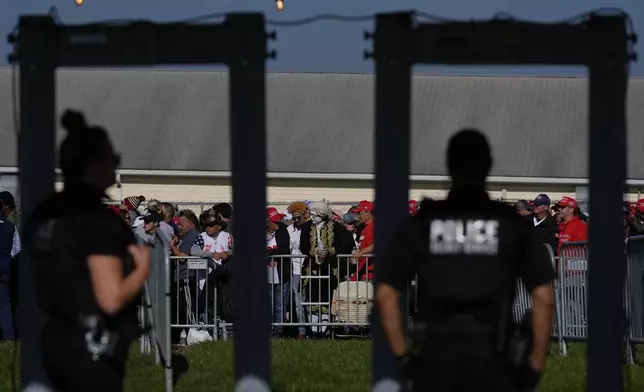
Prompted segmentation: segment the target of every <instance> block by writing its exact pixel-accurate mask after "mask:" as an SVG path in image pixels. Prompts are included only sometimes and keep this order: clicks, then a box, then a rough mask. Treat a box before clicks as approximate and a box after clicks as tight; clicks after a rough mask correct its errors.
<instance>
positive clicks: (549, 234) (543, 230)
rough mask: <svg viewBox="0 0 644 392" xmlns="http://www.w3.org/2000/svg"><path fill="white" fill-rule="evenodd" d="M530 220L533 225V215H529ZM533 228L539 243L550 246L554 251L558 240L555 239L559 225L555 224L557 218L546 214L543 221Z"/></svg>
mask: <svg viewBox="0 0 644 392" xmlns="http://www.w3.org/2000/svg"><path fill="white" fill-rule="evenodd" d="M535 218H536V217H535ZM537 219H538V218H537ZM530 221H531V223H532V224H533V225H534V220H533V217H530ZM534 230H535V235H536V236H537V239H538V240H539V243H541V244H548V245H550V246H552V250H553V251H554V252H555V253H556V252H557V247H558V246H559V240H558V239H557V233H558V232H559V225H557V220H556V219H555V217H554V216H552V215H548V216H547V217H546V219H544V220H543V222H541V223H539V225H538V226H535V227H534Z"/></svg>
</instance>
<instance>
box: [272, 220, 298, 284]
mask: <svg viewBox="0 0 644 392" xmlns="http://www.w3.org/2000/svg"><path fill="white" fill-rule="evenodd" d="M275 241H276V242H277V248H275V249H269V250H268V256H269V257H270V256H278V255H290V254H291V236H289V234H288V229H287V227H286V225H284V224H282V223H280V224H279V229H277V231H276V232H275ZM271 261H276V262H277V271H278V275H279V277H280V282H288V281H290V280H291V275H292V274H291V271H292V269H293V263H292V262H291V258H290V257H283V258H279V257H276V258H269V260H268V262H269V263H270V262H271Z"/></svg>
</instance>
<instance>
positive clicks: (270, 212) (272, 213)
mask: <svg viewBox="0 0 644 392" xmlns="http://www.w3.org/2000/svg"><path fill="white" fill-rule="evenodd" d="M285 216H286V215H284V214H280V213H279V212H277V208H275V207H268V208H267V209H266V219H268V220H270V221H271V222H273V223H279V221H281V220H282V219H283V218H284V217H285Z"/></svg>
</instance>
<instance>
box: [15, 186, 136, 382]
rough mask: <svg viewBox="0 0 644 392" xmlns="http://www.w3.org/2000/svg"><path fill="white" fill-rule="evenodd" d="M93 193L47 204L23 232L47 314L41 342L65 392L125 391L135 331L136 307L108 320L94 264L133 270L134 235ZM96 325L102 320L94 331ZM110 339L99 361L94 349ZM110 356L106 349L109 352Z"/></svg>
mask: <svg viewBox="0 0 644 392" xmlns="http://www.w3.org/2000/svg"><path fill="white" fill-rule="evenodd" d="M103 196H104V194H103V192H102V191H101V190H99V189H96V188H93V187H91V186H74V187H69V186H68V187H66V189H65V190H64V191H63V192H61V193H58V194H55V195H53V196H51V197H49V198H48V199H46V200H45V201H44V202H43V203H42V204H41V205H40V206H39V207H38V208H37V209H36V211H35V212H34V214H33V215H32V217H31V218H30V219H29V221H28V222H27V225H26V227H25V233H26V236H25V243H26V247H25V248H26V249H28V251H29V252H30V254H31V255H32V258H33V260H34V269H35V277H36V287H37V288H36V290H37V294H38V300H39V304H40V306H41V308H42V309H43V310H44V312H45V313H46V314H47V323H46V325H45V328H44V330H43V335H42V338H43V339H42V349H43V364H44V367H45V369H46V370H47V372H48V374H49V376H50V379H51V381H52V384H53V385H52V386H53V387H54V388H55V389H56V390H60V391H65V392H68V391H79V392H80V391H83V392H87V391H92V392H99V391H111V392H114V391H117V392H118V391H121V390H122V383H123V378H124V375H125V362H126V360H127V353H128V349H129V345H130V343H131V341H132V339H133V337H134V333H135V331H136V305H137V303H136V301H133V303H132V304H130V306H128V307H127V308H126V309H124V310H123V311H121V312H120V313H119V314H118V315H116V316H112V317H110V316H107V315H105V314H103V313H102V312H101V311H100V309H99V307H98V305H97V303H96V299H95V296H94V292H93V289H92V282H91V277H90V271H89V267H88V264H87V263H88V261H87V260H88V257H89V256H90V255H109V256H116V257H118V258H120V259H121V260H123V262H124V265H123V270H124V275H127V274H129V273H130V272H131V271H132V270H133V268H134V264H133V261H132V259H131V257H130V256H129V253H128V250H127V248H128V246H129V245H132V244H134V243H135V239H134V235H133V233H132V231H131V229H129V228H128V227H127V225H126V224H125V223H124V222H123V221H122V220H121V218H120V217H119V215H117V214H115V213H114V212H113V211H112V210H110V209H108V208H107V206H105V205H104V204H102V202H101V199H102V198H103ZM91 320H100V324H99V326H98V327H96V328H93V327H92V326H91V325H90V324H89V323H90V322H91ZM105 330H109V331H110V332H111V337H110V343H109V345H108V347H107V352H105V353H104V354H101V355H99V356H97V357H94V356H93V355H92V354H91V353H90V351H89V347H90V346H92V345H91V344H90V343H89V342H88V336H87V333H88V332H89V331H93V333H94V336H93V339H90V341H92V340H93V341H94V342H96V341H97V340H98V339H99V336H102V333H103V332H104V331H105ZM104 348H105V347H104Z"/></svg>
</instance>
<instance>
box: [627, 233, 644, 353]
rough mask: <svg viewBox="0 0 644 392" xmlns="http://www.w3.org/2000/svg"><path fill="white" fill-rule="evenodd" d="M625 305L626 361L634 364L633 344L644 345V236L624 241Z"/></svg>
mask: <svg viewBox="0 0 644 392" xmlns="http://www.w3.org/2000/svg"><path fill="white" fill-rule="evenodd" d="M625 242H626V261H627V263H626V282H625V283H626V284H625V301H624V302H625V305H626V317H627V321H628V324H627V328H628V330H627V337H628V344H627V346H626V349H627V353H626V354H627V361H628V363H629V364H631V365H632V364H634V363H635V358H634V356H635V350H634V348H633V347H632V345H633V344H642V343H644V235H640V236H635V237H628V238H627V239H626V241H625Z"/></svg>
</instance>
